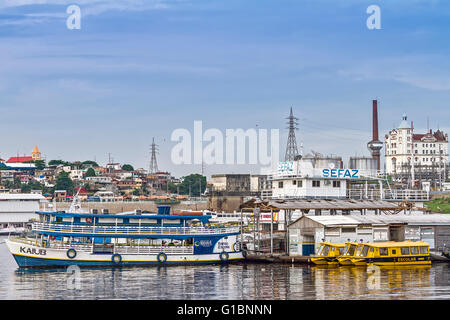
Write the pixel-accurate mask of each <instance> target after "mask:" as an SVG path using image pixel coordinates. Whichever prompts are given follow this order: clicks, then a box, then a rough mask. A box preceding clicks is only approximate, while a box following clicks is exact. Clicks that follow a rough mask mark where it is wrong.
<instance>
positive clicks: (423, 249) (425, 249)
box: [420, 247, 428, 254]
mask: <svg viewBox="0 0 450 320" xmlns="http://www.w3.org/2000/svg"><path fill="white" fill-rule="evenodd" d="M420 254H428V247H420Z"/></svg>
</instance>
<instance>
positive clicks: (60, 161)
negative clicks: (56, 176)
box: [48, 160, 70, 166]
mask: <svg viewBox="0 0 450 320" xmlns="http://www.w3.org/2000/svg"><path fill="white" fill-rule="evenodd" d="M60 164H62V165H64V166H67V165H70V163H69V162H66V161H63V160H50V161H49V162H48V165H49V166H59V165H60Z"/></svg>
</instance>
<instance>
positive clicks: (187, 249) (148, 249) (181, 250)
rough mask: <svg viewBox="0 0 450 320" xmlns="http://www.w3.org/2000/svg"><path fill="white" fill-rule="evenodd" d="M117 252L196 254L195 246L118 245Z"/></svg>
mask: <svg viewBox="0 0 450 320" xmlns="http://www.w3.org/2000/svg"><path fill="white" fill-rule="evenodd" d="M115 252H117V253H121V254H158V253H160V252H164V253H167V254H194V247H193V246H173V247H171V246H169V247H168V246H151V245H148V246H145V245H143V246H116V249H115Z"/></svg>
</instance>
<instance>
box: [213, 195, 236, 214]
mask: <svg viewBox="0 0 450 320" xmlns="http://www.w3.org/2000/svg"><path fill="white" fill-rule="evenodd" d="M242 203H244V197H243V196H211V197H209V198H208V202H207V207H208V209H209V210H212V211H218V212H222V211H225V212H233V211H239V206H240V205H241V204H242Z"/></svg>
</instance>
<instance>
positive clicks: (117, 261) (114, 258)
mask: <svg viewBox="0 0 450 320" xmlns="http://www.w3.org/2000/svg"><path fill="white" fill-rule="evenodd" d="M111 261H112V262H113V263H114V264H120V263H121V262H122V256H121V255H120V254H118V253H114V254H113V255H112V256H111Z"/></svg>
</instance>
